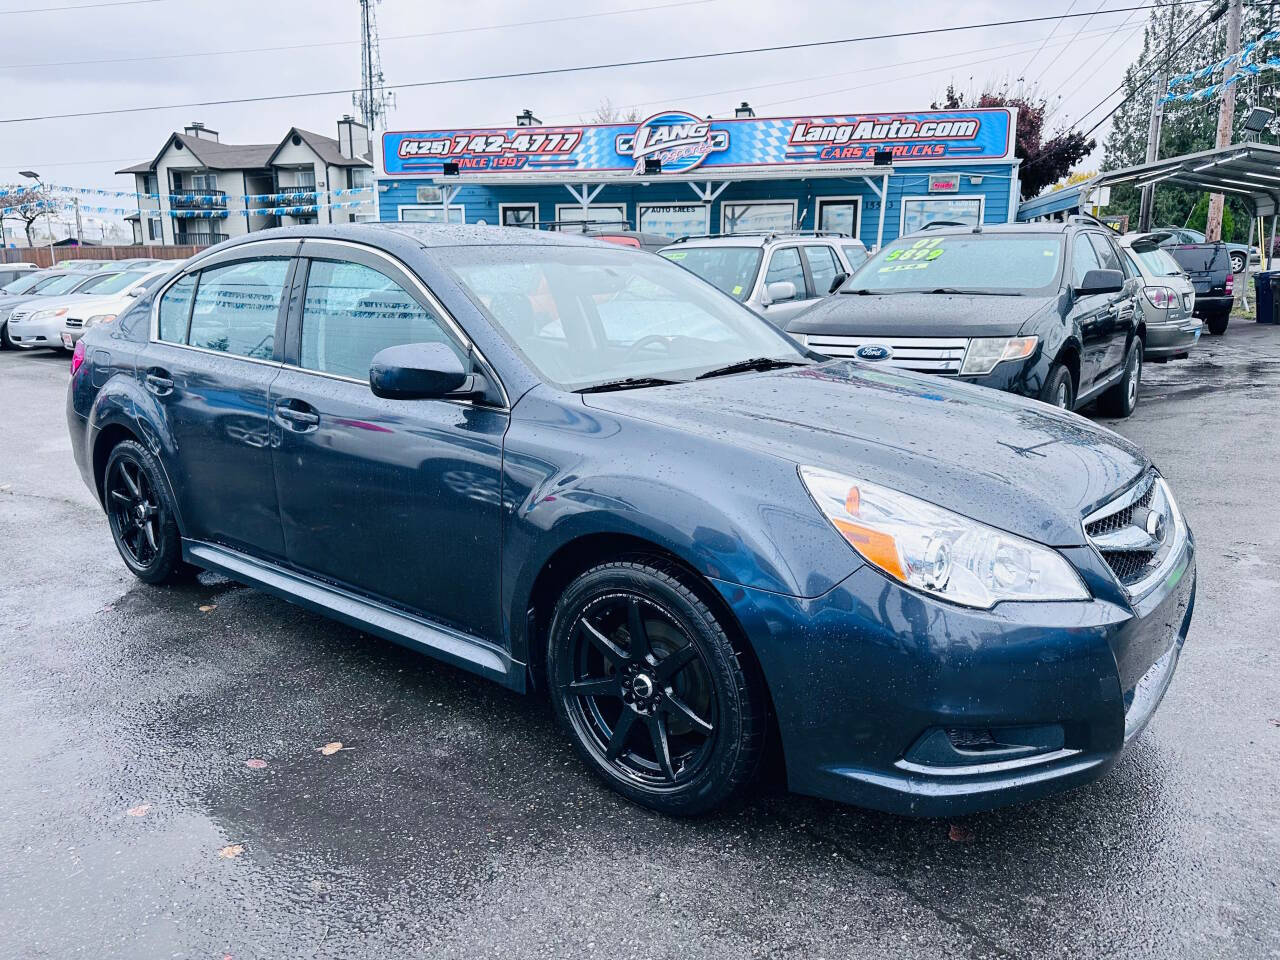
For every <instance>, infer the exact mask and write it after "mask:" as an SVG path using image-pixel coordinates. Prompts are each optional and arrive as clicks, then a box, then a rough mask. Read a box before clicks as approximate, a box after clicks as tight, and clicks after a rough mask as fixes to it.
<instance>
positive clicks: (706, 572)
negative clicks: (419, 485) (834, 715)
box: [502, 388, 862, 644]
mask: <svg viewBox="0 0 1280 960" xmlns="http://www.w3.org/2000/svg"><path fill="white" fill-rule="evenodd" d="M502 499H503V503H504V506H505V513H504V530H503V552H502V557H503V559H502V563H503V577H502V599H503V609H504V613H505V617H506V621H507V625H508V630H509V631H510V635H511V636H512V639H513V641H514V642H515V643H517V644H518V643H519V641H520V640H521V639H522V636H523V624H524V619H525V612H526V611H527V610H528V609H529V607H530V605H531V603H532V602H533V601H535V600H536V601H544V600H546V599H550V598H535V597H533V595H532V593H533V587H534V584H535V582H536V580H537V578H538V575H539V574H540V572H541V571H542V570H543V568H544V567H545V566H546V564H547V563H548V561H549V560H551V558H552V557H553V556H555V554H556V553H557V552H558V551H560V550H562V549H564V548H565V547H566V546H568V545H570V544H572V543H573V542H574V541H577V540H582V539H583V538H586V537H598V536H601V535H604V536H617V537H628V538H632V539H636V540H640V541H643V542H646V543H650V544H653V545H654V546H655V547H657V548H659V549H661V550H663V551H665V552H667V553H669V554H672V555H674V556H675V557H677V558H679V559H680V560H681V561H682V562H683V563H684V564H686V565H687V566H688V567H690V568H691V569H693V570H695V571H697V572H698V573H699V574H701V575H702V576H704V577H706V578H707V579H708V580H715V581H722V582H727V583H734V584H739V585H742V586H746V587H751V588H752V589H755V590H760V591H765V592H768V593H777V594H785V595H788V596H799V597H814V596H818V595H820V594H822V593H825V592H826V591H827V590H829V589H831V587H832V586H833V585H835V584H836V583H839V582H840V581H841V580H843V579H845V578H846V577H848V575H849V574H850V573H852V572H853V571H854V570H855V569H857V568H858V567H859V566H860V565H861V562H862V561H861V560H860V559H859V558H858V556H857V554H856V553H854V551H853V550H852V549H850V548H849V546H848V544H847V543H845V541H844V540H843V539H842V538H841V537H840V536H839V534H838V533H837V532H836V531H835V529H834V528H833V527H831V525H830V524H829V523H827V521H826V520H825V519H824V518H823V517H822V516H821V514H820V513H819V512H818V510H817V508H816V507H815V506H814V505H813V503H812V501H811V500H810V498H809V495H808V493H807V491H806V490H805V488H804V485H803V484H802V483H801V481H800V478H799V476H798V475H797V472H796V468H795V464H793V463H791V462H790V461H787V460H784V459H782V458H773V457H770V456H768V455H767V454H762V453H761V452H760V451H759V450H756V449H748V448H744V447H741V446H738V445H734V444H730V443H721V444H716V443H714V442H708V441H706V440H702V441H699V442H698V443H697V444H689V443H688V441H687V438H684V437H681V436H680V435H678V434H675V433H673V432H672V431H670V430H669V429H667V428H664V427H662V426H660V425H657V424H653V423H650V422H648V421H642V420H634V419H629V420H627V421H626V423H625V425H624V424H623V423H621V422H620V421H619V418H617V417H616V416H615V415H613V414H610V413H607V412H603V411H599V410H595V409H591V408H589V407H586V406H582V405H577V406H567V405H565V404H561V403H558V402H556V398H555V397H554V396H547V395H546V394H545V393H544V391H543V389H542V388H537V389H535V390H533V391H531V393H530V394H529V395H527V396H526V397H525V398H524V399H523V400H522V401H521V402H520V403H519V404H518V405H517V410H516V411H515V412H514V413H513V417H512V424H511V428H510V429H509V430H508V432H507V436H506V439H505V443H504V454H503V498H502Z"/></svg>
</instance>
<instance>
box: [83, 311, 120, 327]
mask: <svg viewBox="0 0 1280 960" xmlns="http://www.w3.org/2000/svg"><path fill="white" fill-rule="evenodd" d="M115 318H116V315H115V314H114V313H100V314H98V315H97V316H93V317H90V318H89V319H88V320H86V321H85V322H84V325H85V326H86V327H92V326H93V325H94V324H95V323H110V322H111V321H112V320H114V319H115Z"/></svg>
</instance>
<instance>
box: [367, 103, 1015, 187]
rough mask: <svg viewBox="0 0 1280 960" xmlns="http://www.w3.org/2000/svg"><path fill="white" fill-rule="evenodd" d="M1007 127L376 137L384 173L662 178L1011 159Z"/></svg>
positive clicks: (759, 126) (950, 117)
mask: <svg viewBox="0 0 1280 960" xmlns="http://www.w3.org/2000/svg"><path fill="white" fill-rule="evenodd" d="M1014 129H1015V125H1014V112H1013V111H1012V110H1008V109H1005V108H990V109H981V110H940V111H934V112H930V113H890V114H878V113H877V114H855V115H849V116H834V117H750V118H745V119H741V120H708V119H702V118H699V117H697V116H695V115H694V114H691V113H687V112H685V111H683V110H666V111H663V112H662V113H657V114H654V115H653V116H651V117H649V118H648V119H646V120H642V121H641V122H639V123H634V122H632V123H607V124H581V125H577V126H561V127H550V126H544V127H509V128H506V129H476V130H414V131H400V132H396V131H391V132H387V133H384V134H383V135H382V154H383V167H384V169H385V171H386V173H387V174H388V175H391V176H396V175H412V174H420V175H424V176H432V175H440V174H443V173H444V172H445V165H446V164H448V165H449V173H451V174H452V173H454V172H456V173H457V174H458V175H459V176H465V175H466V174H469V173H485V174H493V173H498V174H501V173H520V174H530V173H541V174H547V175H548V178H549V179H558V178H557V177H555V175H556V174H560V175H573V174H583V173H587V174H600V173H608V174H619V175H626V174H635V175H649V176H654V175H658V176H661V175H672V174H682V173H688V172H689V171H692V170H694V169H701V170H703V171H706V172H707V173H711V172H713V171H721V172H724V173H731V172H733V171H734V170H741V169H745V168H760V167H766V168H769V167H772V168H788V167H790V168H795V167H813V168H820V167H822V166H823V165H825V164H846V165H847V164H859V165H861V164H868V165H869V164H871V162H872V161H873V159H874V157H875V154H876V153H877V152H879V151H888V152H889V153H890V154H891V155H892V157H893V162H894V163H895V164H902V163H915V162H921V161H930V160H932V161H938V160H947V161H958V160H959V161H963V160H976V161H998V160H1008V159H1011V158H1012V157H1013V131H1014ZM646 161H649V162H648V163H646ZM654 161H656V163H655V162H654Z"/></svg>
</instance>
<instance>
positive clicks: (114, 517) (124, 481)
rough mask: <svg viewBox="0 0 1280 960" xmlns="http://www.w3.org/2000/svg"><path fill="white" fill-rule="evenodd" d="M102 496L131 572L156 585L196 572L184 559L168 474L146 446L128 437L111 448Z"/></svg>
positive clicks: (117, 542)
mask: <svg viewBox="0 0 1280 960" xmlns="http://www.w3.org/2000/svg"><path fill="white" fill-rule="evenodd" d="M102 500H103V504H104V506H105V507H106V511H107V521H108V523H109V525H110V527H111V536H112V539H114V540H115V543H116V549H117V550H118V551H119V552H120V558H121V559H122V560H124V563H125V566H127V567H128V568H129V572H130V573H132V574H133V575H134V576H135V577H137V578H138V579H139V580H141V581H143V582H144V583H151V584H161V583H176V582H180V581H183V580H189V579H191V577H192V575H193V574H194V573H195V572H196V571H195V568H194V567H192V566H190V565H189V564H187V563H185V562H183V559H182V535H181V533H180V532H179V531H178V522H177V519H176V516H175V512H174V509H173V500H172V498H171V496H170V494H169V488H168V486H167V484H166V483H165V479H164V473H163V471H162V470H161V469H160V463H159V461H158V460H156V458H155V456H154V455H152V453H151V452H150V451H149V450H147V449H146V447H144V446H142V445H141V444H139V443H136V442H134V441H132V440H122V441H121V442H120V443H117V444H116V445H115V446H114V447H112V448H111V453H110V455H109V456H108V457H107V465H106V468H105V469H104V470H103V472H102Z"/></svg>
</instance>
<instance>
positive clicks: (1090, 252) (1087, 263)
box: [1071, 234, 1102, 287]
mask: <svg viewBox="0 0 1280 960" xmlns="http://www.w3.org/2000/svg"><path fill="white" fill-rule="evenodd" d="M1100 269H1102V264H1101V263H1099V261H1098V254H1097V253H1096V252H1095V251H1094V249H1093V244H1091V243H1090V242H1089V241H1088V239H1087V238H1086V237H1085V235H1084V234H1079V235H1078V236H1077V237H1076V240H1075V243H1073V244H1072V245H1071V285H1072V286H1073V287H1078V286H1080V285H1081V284H1083V283H1084V275H1085V274H1086V273H1088V272H1089V271H1090V270H1100Z"/></svg>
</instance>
